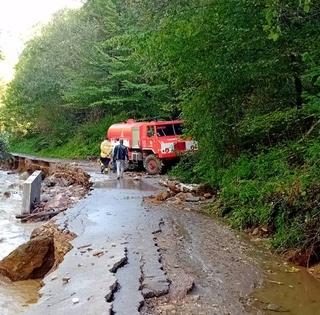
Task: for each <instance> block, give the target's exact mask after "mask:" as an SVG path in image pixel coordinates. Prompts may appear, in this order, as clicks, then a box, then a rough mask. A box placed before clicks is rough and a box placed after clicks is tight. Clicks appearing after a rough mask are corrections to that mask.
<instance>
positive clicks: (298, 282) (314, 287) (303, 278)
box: [253, 246, 320, 315]
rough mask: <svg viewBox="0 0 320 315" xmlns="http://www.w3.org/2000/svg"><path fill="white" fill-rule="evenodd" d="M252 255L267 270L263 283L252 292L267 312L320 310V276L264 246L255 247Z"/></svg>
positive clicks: (302, 314)
mask: <svg viewBox="0 0 320 315" xmlns="http://www.w3.org/2000/svg"><path fill="white" fill-rule="evenodd" d="M253 256H255V258H256V259H257V261H258V262H259V264H260V265H261V266H262V267H263V270H264V272H265V281H264V284H263V286H262V287H261V288H259V289H257V290H256V291H255V292H254V294H253V298H254V299H255V302H254V304H255V305H256V306H257V307H258V308H260V309H262V310H263V311H264V314H267V315H272V314H275V313H280V312H281V313H282V312H283V313H285V314H290V315H316V314H320V281H319V280H317V279H315V278H314V277H313V276H311V275H310V274H309V273H308V271H307V270H306V269H305V268H301V267H297V266H294V265H291V264H288V263H286V262H284V261H282V260H281V259H280V258H279V257H278V256H276V255H272V254H270V253H268V252H267V251H266V250H265V249H263V247H261V246H258V248H256V247H255V249H254V252H253Z"/></svg>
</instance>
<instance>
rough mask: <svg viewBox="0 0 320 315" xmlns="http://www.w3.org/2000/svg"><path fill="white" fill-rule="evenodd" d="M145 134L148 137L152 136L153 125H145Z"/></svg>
mask: <svg viewBox="0 0 320 315" xmlns="http://www.w3.org/2000/svg"><path fill="white" fill-rule="evenodd" d="M147 136H148V137H153V136H154V127H153V126H148V127H147Z"/></svg>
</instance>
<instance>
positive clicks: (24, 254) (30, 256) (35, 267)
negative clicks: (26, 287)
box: [0, 237, 54, 281]
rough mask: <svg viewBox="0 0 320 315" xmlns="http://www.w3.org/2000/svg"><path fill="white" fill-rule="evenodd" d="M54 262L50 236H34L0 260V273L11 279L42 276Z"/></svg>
mask: <svg viewBox="0 0 320 315" xmlns="http://www.w3.org/2000/svg"><path fill="white" fill-rule="evenodd" d="M53 264H54V245H53V238H52V237H35V238H33V239H31V240H30V241H28V242H27V243H25V244H22V245H21V246H19V247H18V248H17V249H16V250H14V251H13V252H11V253H10V254H9V255H8V256H7V257H5V258H4V259H3V260H2V261H0V274H2V275H4V276H6V277H8V278H9V279H11V280H12V281H18V280H26V279H37V278H41V277H43V276H44V275H45V274H46V273H47V272H48V271H49V270H50V269H51V268H52V266H53Z"/></svg>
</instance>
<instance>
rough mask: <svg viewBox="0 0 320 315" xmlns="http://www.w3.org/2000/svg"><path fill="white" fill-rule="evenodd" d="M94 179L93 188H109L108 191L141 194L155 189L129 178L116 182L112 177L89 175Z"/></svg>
mask: <svg viewBox="0 0 320 315" xmlns="http://www.w3.org/2000/svg"><path fill="white" fill-rule="evenodd" d="M90 176H91V178H94V185H93V188H110V189H129V190H138V191H143V192H151V191H155V190H156V189H155V187H154V186H152V185H150V184H148V183H146V182H144V181H143V180H141V179H138V180H134V179H131V178H124V179H120V180H117V179H116V177H115V176H112V175H101V174H90Z"/></svg>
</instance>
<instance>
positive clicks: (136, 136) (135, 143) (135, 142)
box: [132, 127, 140, 149]
mask: <svg viewBox="0 0 320 315" xmlns="http://www.w3.org/2000/svg"><path fill="white" fill-rule="evenodd" d="M139 142H140V130H139V128H138V127H133V128H132V148H133V149H139Z"/></svg>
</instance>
